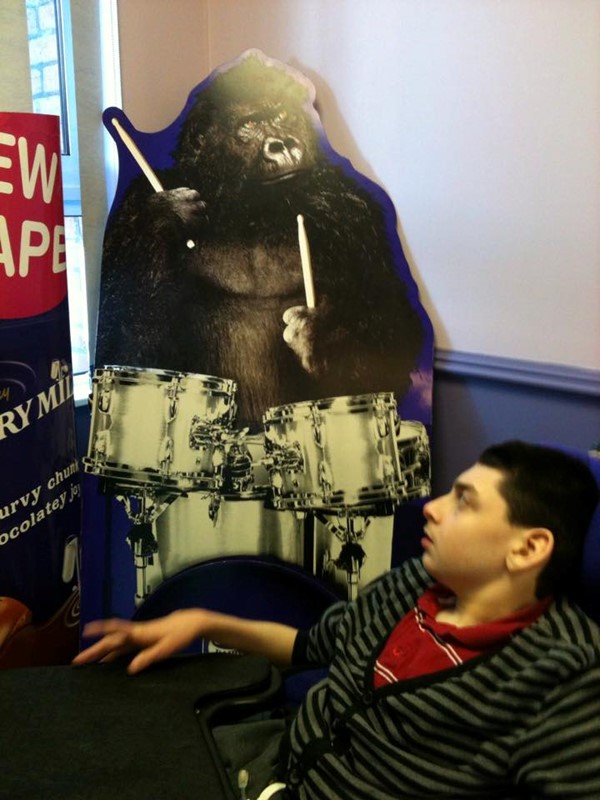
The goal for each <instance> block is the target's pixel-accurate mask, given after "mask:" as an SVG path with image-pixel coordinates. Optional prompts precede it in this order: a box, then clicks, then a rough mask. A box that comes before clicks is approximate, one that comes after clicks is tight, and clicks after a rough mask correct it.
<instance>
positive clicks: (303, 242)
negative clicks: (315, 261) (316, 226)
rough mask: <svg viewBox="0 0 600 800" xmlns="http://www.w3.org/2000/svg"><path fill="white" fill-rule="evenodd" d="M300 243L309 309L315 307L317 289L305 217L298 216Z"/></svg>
mask: <svg viewBox="0 0 600 800" xmlns="http://www.w3.org/2000/svg"><path fill="white" fill-rule="evenodd" d="M297 219H298V242H299V244H300V259H301V261H302V276H303V278H304V293H305V294H306V305H307V307H308V308H314V307H315V287H314V284H313V277H312V267H311V264H310V248H309V245H308V237H307V235H306V230H305V228H304V217H303V216H302V214H298V217H297Z"/></svg>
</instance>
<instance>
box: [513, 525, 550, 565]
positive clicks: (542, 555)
mask: <svg viewBox="0 0 600 800" xmlns="http://www.w3.org/2000/svg"><path fill="white" fill-rule="evenodd" d="M553 549H554V536H553V535H552V531H551V530H549V529H548V528H523V529H522V530H521V531H520V532H519V533H518V534H517V535H516V536H515V537H514V539H513V540H512V542H511V547H510V550H509V552H508V555H507V557H506V565H507V567H508V568H509V570H510V571H511V572H519V571H521V570H528V569H532V568H535V567H543V566H544V565H545V564H546V562H547V561H548V559H549V558H550V556H551V555H552V550H553Z"/></svg>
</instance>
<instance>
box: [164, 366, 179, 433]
mask: <svg viewBox="0 0 600 800" xmlns="http://www.w3.org/2000/svg"><path fill="white" fill-rule="evenodd" d="M180 391H181V381H180V378H179V377H176V378H173V379H172V380H171V383H170V384H169V388H168V389H167V391H166V400H167V403H166V408H165V422H166V423H167V424H168V423H169V422H173V420H174V419H175V417H176V416H177V403H178V395H179V393H180Z"/></svg>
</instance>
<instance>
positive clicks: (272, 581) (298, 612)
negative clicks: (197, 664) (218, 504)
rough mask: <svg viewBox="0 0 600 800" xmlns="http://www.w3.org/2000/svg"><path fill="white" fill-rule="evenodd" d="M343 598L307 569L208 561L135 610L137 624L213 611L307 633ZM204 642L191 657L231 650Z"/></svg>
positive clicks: (185, 572) (265, 561) (258, 561)
mask: <svg viewBox="0 0 600 800" xmlns="http://www.w3.org/2000/svg"><path fill="white" fill-rule="evenodd" d="M339 599H340V596H339V595H338V594H337V593H336V592H335V591H334V590H333V589H331V588H330V587H329V586H327V584H325V583H324V582H323V581H322V580H319V579H318V578H315V577H314V575H311V574H310V573H309V572H307V571H306V570H304V569H302V568H300V567H296V566H293V565H291V564H284V563H281V562H277V561H270V560H269V559H264V558H236V557H232V558H224V559H219V560H215V561H207V562H205V563H203V564H197V565H196V566H194V567H190V568H189V569H186V570H183V571H182V572H180V573H179V574H178V575H174V576H173V577H172V578H169V579H167V580H166V581H164V583H161V584H160V586H159V587H158V588H157V589H156V591H154V592H153V593H152V594H151V595H150V596H149V597H147V598H146V600H145V601H144V602H143V603H142V604H141V605H140V606H139V608H137V609H136V611H135V614H134V615H133V619H134V620H147V619H155V618H156V617H162V616H164V615H165V614H170V613H171V612H173V611H177V610H178V609H181V608H208V609H211V610H212V611H219V612H221V613H223V614H233V615H234V616H238V617H245V618H247V619H261V620H267V621H270V622H280V623H283V624H285V625H291V626H292V627H294V628H299V629H306V628H309V627H310V626H311V625H313V624H314V623H315V622H317V621H318V620H319V618H320V617H321V615H322V614H323V612H324V611H325V609H327V608H328V607H329V606H330V605H332V603H335V602H336V601H337V600H339ZM226 649H227V648H224V647H221V646H220V644H219V642H209V641H207V640H204V639H201V640H200V641H199V642H197V643H196V644H194V645H193V646H192V647H191V648H189V649H188V651H187V652H195V653H198V652H201V653H207V652H215V651H218V650H226Z"/></svg>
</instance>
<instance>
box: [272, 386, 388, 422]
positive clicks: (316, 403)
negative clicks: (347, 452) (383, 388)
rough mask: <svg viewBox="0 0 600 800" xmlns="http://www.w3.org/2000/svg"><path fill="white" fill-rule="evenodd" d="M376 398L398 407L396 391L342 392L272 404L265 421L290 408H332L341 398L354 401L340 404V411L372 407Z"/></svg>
mask: <svg viewBox="0 0 600 800" xmlns="http://www.w3.org/2000/svg"><path fill="white" fill-rule="evenodd" d="M374 398H383V399H384V400H385V401H387V403H389V406H390V410H392V409H396V408H397V401H396V397H395V395H394V392H364V393H363V394H341V395H334V396H331V397H322V398H319V399H317V400H299V401H298V402H297V403H282V404H281V405H279V406H272V407H271V408H268V409H267V411H266V412H265V413H264V415H263V421H264V422H267V421H268V420H270V419H271V417H270V416H269V414H271V413H273V414H276V413H277V412H279V413H280V416H284V414H285V413H286V412H287V411H288V409H295V408H314V407H316V408H317V409H318V410H321V409H330V408H331V407H332V406H333V405H334V403H335V402H336V401H340V400H350V401H352V402H350V403H347V404H346V407H345V408H343V407H342V405H341V404H340V411H346V412H347V411H348V410H349V409H352V408H353V407H356V406H360V407H361V408H363V407H372V406H373V405H375V402H374Z"/></svg>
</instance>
